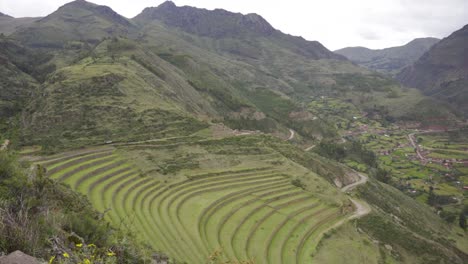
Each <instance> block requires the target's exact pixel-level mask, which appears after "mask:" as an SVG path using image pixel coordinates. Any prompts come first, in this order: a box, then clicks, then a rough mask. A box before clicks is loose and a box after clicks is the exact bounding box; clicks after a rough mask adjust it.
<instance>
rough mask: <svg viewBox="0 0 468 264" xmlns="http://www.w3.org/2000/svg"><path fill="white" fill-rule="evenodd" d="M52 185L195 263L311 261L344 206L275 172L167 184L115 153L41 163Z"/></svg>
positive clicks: (227, 173) (228, 173)
mask: <svg viewBox="0 0 468 264" xmlns="http://www.w3.org/2000/svg"><path fill="white" fill-rule="evenodd" d="M38 163H41V164H43V165H44V166H45V167H46V168H47V170H48V176H49V177H50V178H52V179H56V180H58V181H62V182H65V183H66V184H69V185H70V186H71V187H72V188H73V189H74V190H76V191H78V192H80V193H83V194H86V195H87V196H88V197H89V199H90V200H91V202H92V204H93V205H94V207H96V209H98V210H99V211H101V212H103V213H105V218H106V219H107V220H108V221H110V222H111V223H112V224H113V225H114V226H115V227H119V228H128V229H129V230H131V231H132V232H135V233H136V234H138V237H139V238H140V239H141V240H143V241H145V242H147V243H148V244H150V245H151V246H152V247H153V248H154V249H155V250H161V251H163V252H167V253H168V254H169V255H170V256H171V257H172V258H174V259H176V260H178V261H183V262H187V263H206V261H207V260H208V257H209V256H210V254H212V253H213V252H215V251H222V252H223V258H224V259H225V260H255V263H309V262H310V255H311V254H312V253H313V252H314V250H315V247H316V245H317V243H318V242H319V240H320V237H321V234H322V232H323V231H324V230H325V229H327V228H328V227H330V226H332V225H333V224H334V223H336V222H337V221H339V220H340V219H342V218H343V217H344V215H343V214H342V213H341V208H340V207H338V206H336V205H331V204H327V203H325V202H323V201H321V200H319V199H318V198H317V197H315V196H313V194H312V193H310V192H306V191H304V190H303V189H301V188H298V187H295V186H293V185H292V184H291V176H290V175H286V174H285V173H284V172H283V171H280V170H279V168H278V167H275V166H263V167H251V168H243V169H232V170H217V171H211V172H204V173H198V174H196V173H194V174H193V175H190V176H189V177H187V178H186V179H185V180H180V181H175V182H172V183H164V182H161V181H160V180H158V179H157V178H154V177H151V176H142V174H141V173H140V172H139V171H138V170H137V169H136V167H135V166H134V165H132V164H130V163H129V162H128V161H126V160H125V159H123V158H122V156H121V155H119V154H118V152H117V151H116V150H115V149H114V148H111V147H110V148H97V149H90V150H84V151H83V150H81V151H80V152H75V153H74V152H69V153H66V154H63V155H60V154H59V155H55V156H51V157H49V158H45V159H43V160H40V161H38Z"/></svg>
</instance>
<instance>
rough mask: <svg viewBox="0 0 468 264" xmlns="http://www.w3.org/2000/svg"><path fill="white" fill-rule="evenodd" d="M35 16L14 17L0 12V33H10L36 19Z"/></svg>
mask: <svg viewBox="0 0 468 264" xmlns="http://www.w3.org/2000/svg"><path fill="white" fill-rule="evenodd" d="M38 19H39V18H37V17H22V18H14V17H12V16H9V15H6V14H3V13H1V12H0V34H4V35H10V34H11V33H13V32H15V31H16V30H18V29H19V28H21V27H23V26H26V25H29V24H31V23H32V22H34V21H36V20H38Z"/></svg>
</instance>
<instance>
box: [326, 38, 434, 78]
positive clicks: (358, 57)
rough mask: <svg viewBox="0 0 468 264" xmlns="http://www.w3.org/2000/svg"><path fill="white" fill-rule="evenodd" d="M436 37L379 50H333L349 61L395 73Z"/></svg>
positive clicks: (431, 44) (411, 60)
mask: <svg viewBox="0 0 468 264" xmlns="http://www.w3.org/2000/svg"><path fill="white" fill-rule="evenodd" d="M439 41H440V40H439V39H436V38H419V39H415V40H412V41H411V42H409V43H407V44H405V45H403V46H400V47H392V48H386V49H380V50H372V49H368V48H364V47H350V48H344V49H340V50H335V51H334V52H335V53H337V54H341V55H343V56H345V57H346V58H348V59H350V60H351V61H353V62H355V63H357V64H359V65H361V66H364V67H366V68H368V69H371V70H375V71H378V72H382V73H386V74H390V75H395V74H397V73H398V72H400V71H401V70H402V69H403V68H404V67H406V66H409V65H411V64H413V63H414V62H415V61H417V60H418V59H419V58H420V57H421V56H422V55H423V54H424V53H425V52H426V51H428V50H429V49H430V48H431V47H432V46H433V45H434V44H436V43H437V42H439Z"/></svg>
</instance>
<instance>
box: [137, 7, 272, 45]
mask: <svg viewBox="0 0 468 264" xmlns="http://www.w3.org/2000/svg"><path fill="white" fill-rule="evenodd" d="M154 19H156V20H160V21H162V22H164V23H165V24H167V25H169V26H173V27H177V28H180V29H181V30H183V31H186V32H188V33H191V34H196V35H201V36H206V37H213V38H223V37H234V36H239V35H244V34H249V33H250V34H259V35H263V36H268V35H271V34H273V33H274V32H275V29H274V28H273V27H272V26H271V25H270V24H269V23H268V22H267V21H266V20H265V19H263V18H262V17H261V16H259V15H257V14H248V15H242V14H239V13H231V12H228V11H225V10H221V9H216V10H214V11H209V10H206V9H199V8H194V7H189V6H183V7H177V6H176V5H175V4H174V3H173V2H170V1H167V2H164V3H163V4H162V5H160V6H158V7H150V8H146V9H145V10H143V12H142V13H141V14H140V15H138V16H137V17H135V18H134V20H135V21H140V22H143V21H146V20H154Z"/></svg>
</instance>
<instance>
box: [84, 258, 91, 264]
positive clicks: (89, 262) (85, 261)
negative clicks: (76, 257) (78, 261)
mask: <svg viewBox="0 0 468 264" xmlns="http://www.w3.org/2000/svg"><path fill="white" fill-rule="evenodd" d="M83 264H91V261H89V259H84V260H83Z"/></svg>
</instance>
